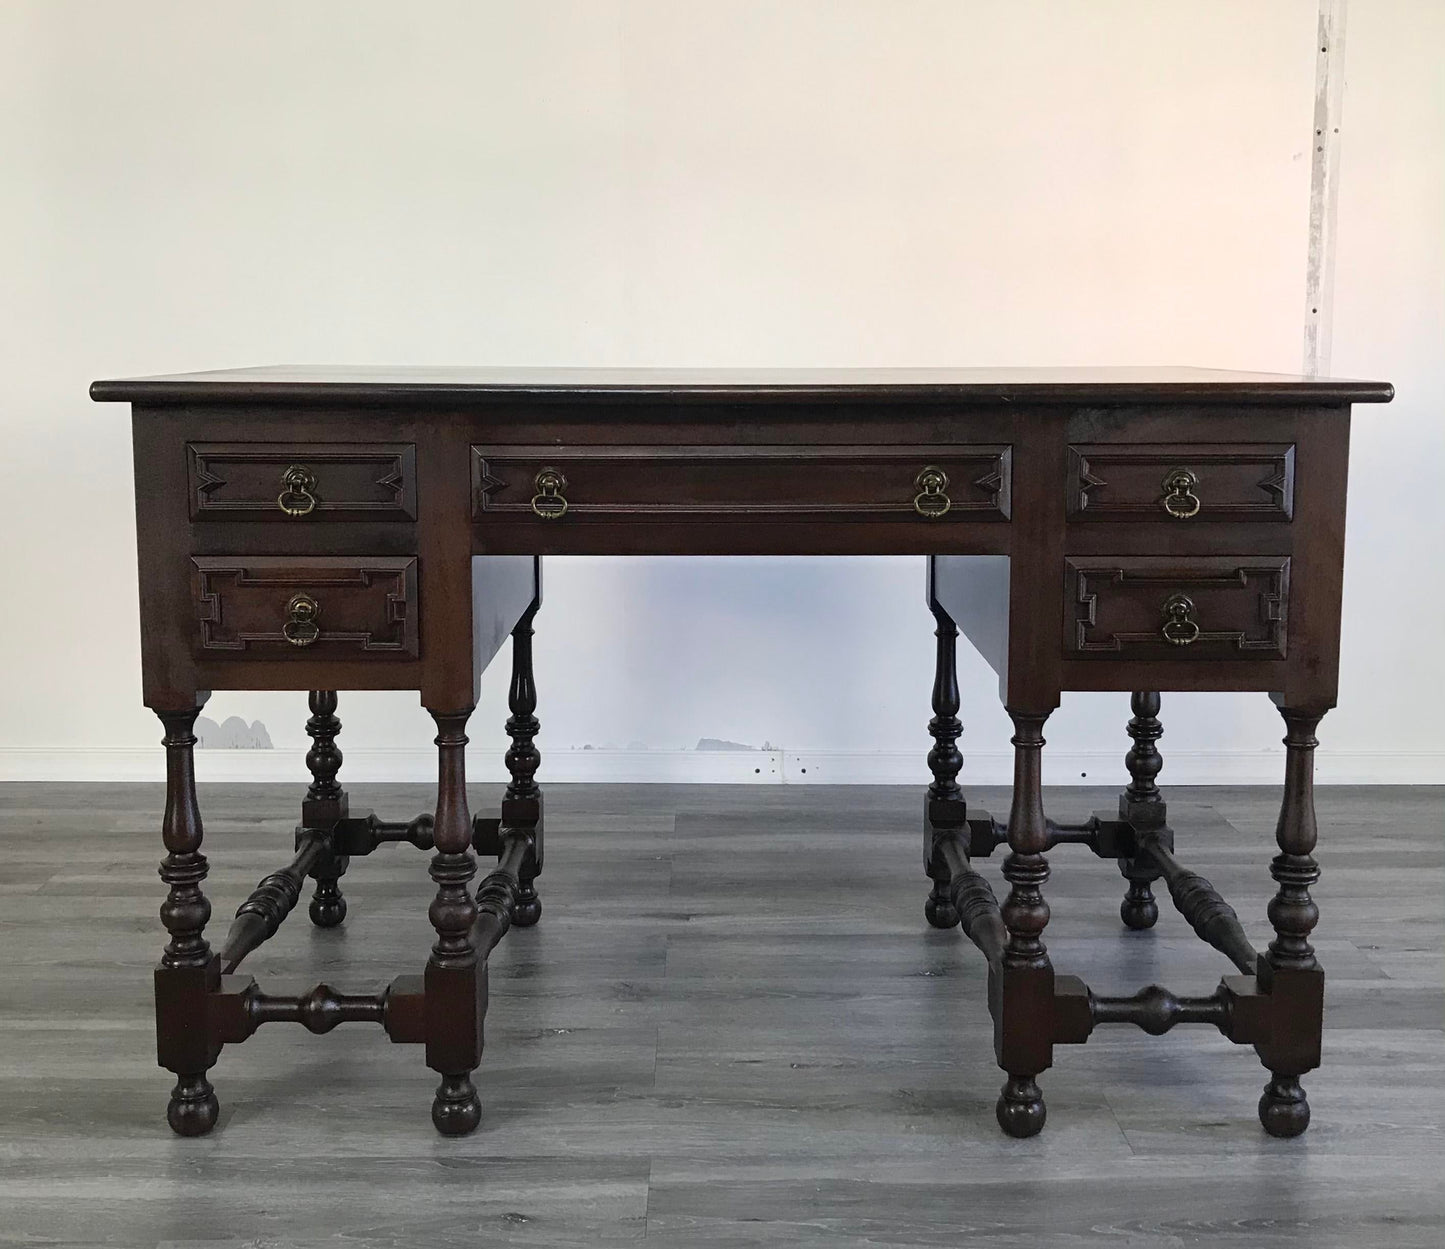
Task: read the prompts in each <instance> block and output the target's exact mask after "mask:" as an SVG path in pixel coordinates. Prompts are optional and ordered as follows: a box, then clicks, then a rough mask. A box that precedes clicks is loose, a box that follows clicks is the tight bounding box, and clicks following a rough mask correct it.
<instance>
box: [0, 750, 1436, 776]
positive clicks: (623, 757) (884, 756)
mask: <svg viewBox="0 0 1445 1249" xmlns="http://www.w3.org/2000/svg"><path fill="white" fill-rule="evenodd" d="M345 753H346V763H345V765H344V767H345V775H346V777H348V778H349V779H351V780H354V781H358V782H359V781H412V782H431V781H434V780H435V779H436V754H435V752H434V751H432V750H430V749H426V748H414V747H405V748H402V747H398V748H393V749H371V750H368V749H364V748H359V747H358V748H350V749H347V750H346V752H345ZM1123 772H1124V763H1123V752H1122V751H1120V750H1107V751H1088V752H1077V751H1076V752H1069V751H1049V750H1047V749H1046V750H1045V751H1044V783H1045V784H1048V785H1114V784H1118V783H1120V781H1121V778H1122V777H1123ZM467 775H468V779H470V780H473V781H479V782H488V781H505V780H506V779H507V774H506V771H505V769H504V768H503V766H502V760H501V757H500V755H499V754H498V753H497V752H496V751H487V752H485V753H484V752H481V751H477V750H473V751H472V752H471V753H470V754H469V756H468V758H467ZM196 776H197V778H198V779H199V780H202V781H296V782H298V783H299V782H300V781H302V780H304V779H306V769H305V764H304V763H303V761H302V752H301V751H300V750H296V751H290V750H198V751H196ZM1283 776H1284V751H1283V750H1263V751H1229V750H1221V751H1193V752H1188V751H1183V752H1179V753H1177V754H1166V755H1165V757H1164V772H1163V773H1162V774H1161V776H1160V780H1161V782H1163V783H1164V784H1166V785H1278V784H1280V783H1281V781H1282V779H1283ZM164 777H165V757H164V755H163V753H162V752H161V751H160V750H159V749H156V748H152V749H139V748H134V749H133V748H114V749H86V748H78V749H66V748H48V747H42V746H37V747H23V746H21V747H0V780H3V781H159V780H163V779H164ZM1012 778H1013V756H1012V755H1011V754H1009V753H1007V752H1002V751H995V752H992V753H968V754H965V756H964V765H963V772H962V774H961V775H960V778H959V779H960V781H961V782H962V784H964V785H965V786H969V785H1008V784H1009V783H1010V782H1011V780H1012ZM539 779H540V780H542V781H543V782H547V781H554V782H559V783H565V782H576V781H591V782H624V783H628V784H652V783H672V784H708V785H779V784H801V785H922V784H925V783H926V782H927V781H928V779H929V777H928V770H927V767H926V765H925V763H924V751H922V750H917V751H806V750H805V751H791V750H787V751H784V750H756V751H724V750H719V751H707V750H704V751H698V750H555V751H550V752H549V751H546V750H544V751H543V752H542V771H541V772H540V773H539ZM1315 780H1316V782H1317V783H1318V784H1321V785H1442V784H1445V753H1442V752H1431V751H1415V752H1401V751H1383V750H1382V751H1340V752H1333V751H1328V750H1324V749H1321V750H1320V751H1319V752H1318V753H1317V754H1316V757H1315Z"/></svg>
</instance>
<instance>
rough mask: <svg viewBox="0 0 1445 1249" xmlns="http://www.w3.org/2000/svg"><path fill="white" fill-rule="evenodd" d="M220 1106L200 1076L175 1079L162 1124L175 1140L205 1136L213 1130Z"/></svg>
mask: <svg viewBox="0 0 1445 1249" xmlns="http://www.w3.org/2000/svg"><path fill="white" fill-rule="evenodd" d="M220 1113H221V1104H220V1103H219V1102H218V1101H217V1100H216V1090H215V1089H213V1088H212V1087H211V1082H210V1081H209V1080H207V1079H206V1077H205V1076H204V1075H193V1076H179V1077H177V1079H176V1087H175V1088H173V1089H172V1090H171V1100H170V1103H169V1105H167V1106H166V1122H167V1123H169V1124H170V1125H171V1131H172V1132H174V1133H175V1134H176V1135H177V1136H205V1134H206V1133H207V1132H209V1131H210V1130H211V1129H212V1128H213V1127H215V1126H216V1118H217V1116H218V1115H219V1114H220Z"/></svg>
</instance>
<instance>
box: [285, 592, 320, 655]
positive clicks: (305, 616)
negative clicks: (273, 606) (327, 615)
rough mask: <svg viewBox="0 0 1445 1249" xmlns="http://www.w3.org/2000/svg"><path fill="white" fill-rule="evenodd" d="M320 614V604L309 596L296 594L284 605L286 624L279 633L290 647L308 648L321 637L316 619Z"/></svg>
mask: <svg viewBox="0 0 1445 1249" xmlns="http://www.w3.org/2000/svg"><path fill="white" fill-rule="evenodd" d="M320 614H321V604H320V603H318V602H317V601H316V600H315V599H314V598H312V597H311V596H310V595H309V594H296V595H293V596H292V599H291V601H290V602H289V603H287V604H286V617H287V619H286V623H285V624H284V625H282V626H281V633H282V635H283V636H284V637H285V638H286V640H287V641H288V642H290V643H291V645H292V646H310V645H311V643H312V642H314V641H316V639H317V638H319V637H320V636H321V627H320V626H319V625H318V624H317V623H316V617H317V616H319V615H320Z"/></svg>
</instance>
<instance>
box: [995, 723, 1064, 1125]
mask: <svg viewBox="0 0 1445 1249" xmlns="http://www.w3.org/2000/svg"><path fill="white" fill-rule="evenodd" d="M1009 715H1010V717H1011V718H1012V719H1013V724H1014V736H1013V739H1012V740H1013V747H1014V783H1013V802H1012V805H1011V806H1010V809H1009V821H1008V844H1009V853H1008V857H1007V858H1005V859H1004V863H1003V875H1004V879H1005V880H1007V881H1008V882H1009V893H1008V897H1007V898H1006V899H1005V900H1004V904H1003V906H1002V907H1001V908H1000V912H1001V914H1002V917H1003V922H1004V927H1005V928H1007V930H1008V944H1007V945H1006V946H1005V947H1004V953H1003V959H1002V961H1001V963H1000V966H999V968H998V970H997V972H996V973H994V976H993V977H991V984H990V995H991V997H992V999H993V1005H994V1007H995V1010H994V1052H995V1054H996V1055H997V1057H998V1063H999V1066H1000V1067H1002V1068H1003V1069H1004V1071H1006V1072H1007V1073H1008V1079H1007V1080H1006V1081H1005V1083H1004V1086H1003V1091H1002V1092H1001V1093H1000V1094H999V1099H998V1105H997V1107H996V1113H997V1115H998V1122H999V1126H1000V1127H1001V1128H1003V1130H1004V1131H1005V1132H1007V1133H1008V1134H1009V1135H1010V1136H1019V1137H1023V1136H1034V1135H1036V1134H1037V1133H1038V1132H1039V1131H1040V1130H1041V1129H1042V1128H1043V1126H1044V1118H1045V1115H1046V1111H1045V1108H1044V1099H1043V1094H1042V1093H1040V1092H1039V1086H1038V1081H1037V1076H1038V1075H1039V1073H1040V1072H1041V1071H1044V1070H1045V1069H1047V1068H1048V1066H1049V1065H1050V1064H1051V1063H1052V1061H1053V1009H1054V969H1053V965H1052V964H1051V963H1050V962H1049V955H1048V950H1047V949H1046V948H1045V947H1044V942H1043V932H1044V929H1045V927H1047V925H1048V922H1049V904H1048V903H1047V902H1045V901H1044V896H1043V892H1042V888H1043V885H1044V883H1045V882H1046V881H1047V880H1048V878H1049V863H1048V859H1047V858H1045V856H1044V851H1045V850H1047V849H1048V846H1049V829H1048V824H1047V823H1046V821H1045V819H1044V800H1043V775H1042V770H1041V764H1042V753H1043V747H1044V738H1043V726H1044V721H1045V720H1047V719H1048V716H1047V714H1044V715H1027V714H1023V713H1020V712H1016V711H1014V710H1013V709H1012V708H1010V709H1009Z"/></svg>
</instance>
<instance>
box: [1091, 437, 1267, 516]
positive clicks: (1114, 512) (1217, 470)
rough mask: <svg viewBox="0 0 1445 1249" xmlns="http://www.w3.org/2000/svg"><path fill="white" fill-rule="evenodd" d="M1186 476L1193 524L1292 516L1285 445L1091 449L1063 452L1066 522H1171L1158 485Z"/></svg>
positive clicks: (1152, 445) (1094, 446)
mask: <svg viewBox="0 0 1445 1249" xmlns="http://www.w3.org/2000/svg"><path fill="white" fill-rule="evenodd" d="M1176 468H1182V469H1187V470H1189V471H1190V472H1192V473H1193V474H1194V475H1195V477H1196V479H1197V483H1198V484H1197V485H1195V486H1194V487H1193V491H1194V493H1195V494H1196V495H1197V496H1198V498H1199V502H1200V507H1199V512H1198V514H1197V516H1194V517H1191V518H1190V519H1191V520H1193V521H1195V522H1198V521H1201V520H1285V521H1287V520H1289V519H1291V518H1292V517H1293V515H1294V447H1293V445H1283V444H1268V443H1259V444H1255V445H1250V444H1248V443H1245V444H1239V445H1235V446H1230V447H1219V446H1208V445H1203V444H1197V445H1196V444H1165V443H1117V444H1116V443H1094V444H1089V445H1078V446H1071V447H1070V448H1069V476H1068V484H1067V493H1068V513H1069V516H1070V518H1071V519H1073V520H1125V519H1134V518H1137V517H1140V516H1149V517H1155V518H1158V519H1160V520H1171V519H1173V518H1172V517H1171V516H1170V515H1169V514H1168V513H1167V512H1166V511H1165V509H1164V506H1163V500H1164V495H1165V490H1164V488H1163V481H1164V477H1165V475H1166V474H1167V473H1169V472H1170V471H1171V470H1173V469H1176Z"/></svg>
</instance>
